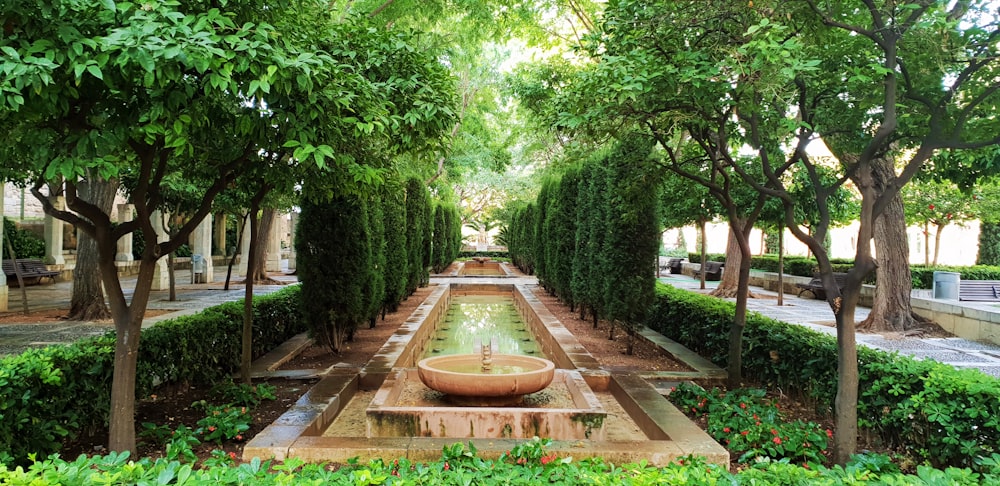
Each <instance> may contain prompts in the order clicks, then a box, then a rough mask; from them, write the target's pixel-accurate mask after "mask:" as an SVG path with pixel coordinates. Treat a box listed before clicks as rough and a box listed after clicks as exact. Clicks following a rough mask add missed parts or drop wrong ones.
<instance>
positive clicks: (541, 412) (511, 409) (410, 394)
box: [365, 356, 607, 440]
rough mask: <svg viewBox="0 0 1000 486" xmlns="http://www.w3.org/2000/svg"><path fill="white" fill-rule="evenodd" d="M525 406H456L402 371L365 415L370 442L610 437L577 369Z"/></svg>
mask: <svg viewBox="0 0 1000 486" xmlns="http://www.w3.org/2000/svg"><path fill="white" fill-rule="evenodd" d="M476 357H477V358H478V356H476ZM480 365H481V364H480ZM539 395H552V396H553V400H552V402H550V403H548V404H544V403H543V404H536V403H535V402H536V400H535V398H536V397H537V396H539ZM556 396H558V397H559V398H558V399H557V398H555V397H556ZM414 397H418V398H414ZM525 402H528V403H526V404H522V405H520V406H455V405H454V403H453V402H452V400H451V397H448V398H447V399H443V397H441V395H440V394H439V393H434V392H433V391H431V390H430V389H428V388H427V387H426V386H425V385H424V384H423V383H421V380H420V378H419V377H418V376H417V370H415V369H413V368H407V369H402V368H397V369H396V370H394V373H392V374H391V375H390V376H389V377H388V378H386V380H385V382H383V383H382V387H381V388H379V390H378V392H377V393H376V394H375V398H374V399H373V400H372V402H371V404H370V405H369V406H368V408H367V409H366V410H365V419H366V426H367V434H368V437H448V438H473V437H479V438H515V439H529V438H531V437H535V436H538V437H547V438H551V439H555V440H584V439H590V440H604V438H605V430H604V420H605V418H606V417H607V412H606V411H605V409H604V407H603V406H602V405H601V402H600V400H599V399H598V398H597V396H596V395H594V392H593V391H592V390H591V389H590V387H588V386H587V383H586V381H584V379H583V377H582V376H581V375H580V373H579V372H577V371H575V370H555V376H554V378H553V379H552V382H551V386H549V387H547V388H546V389H545V390H544V391H542V392H541V393H536V394H531V395H528V396H527V397H526V400H525Z"/></svg>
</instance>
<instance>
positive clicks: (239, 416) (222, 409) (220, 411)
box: [198, 405, 253, 444]
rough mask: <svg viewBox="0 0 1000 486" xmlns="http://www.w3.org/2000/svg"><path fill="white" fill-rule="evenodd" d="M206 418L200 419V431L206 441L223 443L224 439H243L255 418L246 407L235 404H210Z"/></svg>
mask: <svg viewBox="0 0 1000 486" xmlns="http://www.w3.org/2000/svg"><path fill="white" fill-rule="evenodd" d="M206 412H207V415H206V416H205V418H203V419H201V420H199V421H198V431H199V432H200V433H201V435H202V437H203V438H204V440H205V441H206V442H209V441H215V442H216V443H219V444H221V443H222V441H224V440H237V441H242V440H243V433H244V432H246V431H247V429H249V428H250V424H251V423H252V422H253V418H252V417H251V416H250V413H249V412H248V410H247V408H246V407H237V406H233V405H223V406H208V407H207V410H206Z"/></svg>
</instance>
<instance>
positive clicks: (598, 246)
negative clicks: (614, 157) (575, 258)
mask: <svg viewBox="0 0 1000 486" xmlns="http://www.w3.org/2000/svg"><path fill="white" fill-rule="evenodd" d="M606 163H608V160H607V157H604V158H602V159H601V160H599V161H595V162H592V163H591V164H590V165H591V171H592V172H591V176H590V180H589V181H588V187H587V191H588V192H589V195H588V197H589V198H590V201H589V202H590V205H589V209H590V213H589V214H587V215H586V216H585V217H586V218H587V230H588V231H587V250H586V256H587V259H586V263H585V265H586V267H587V268H586V275H587V277H586V278H587V284H586V286H587V291H586V292H587V298H588V299H589V303H590V311H591V318H592V319H593V321H594V327H595V328H596V327H597V324H598V319H600V318H602V317H604V316H605V312H604V292H605V286H606V285H607V284H608V279H607V273H606V272H605V267H606V260H605V258H604V253H603V250H604V240H605V238H606V236H607V223H608V221H607V218H608V200H607V199H608V198H607V186H608V176H607V170H606V169H605V164H606Z"/></svg>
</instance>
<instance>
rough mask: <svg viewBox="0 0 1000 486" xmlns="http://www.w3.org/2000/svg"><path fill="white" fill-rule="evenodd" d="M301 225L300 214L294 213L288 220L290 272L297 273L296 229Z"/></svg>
mask: <svg viewBox="0 0 1000 486" xmlns="http://www.w3.org/2000/svg"><path fill="white" fill-rule="evenodd" d="M298 224H299V213H296V212H295V211H292V212H291V213H290V214H289V220H288V235H289V237H288V239H289V240H291V241H289V243H288V270H289V271H293V272H294V271H295V227H296V226H297V225H298Z"/></svg>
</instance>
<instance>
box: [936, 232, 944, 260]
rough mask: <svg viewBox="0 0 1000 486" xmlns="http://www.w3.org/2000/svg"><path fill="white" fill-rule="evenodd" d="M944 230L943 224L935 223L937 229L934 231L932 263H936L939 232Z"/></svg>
mask: <svg viewBox="0 0 1000 486" xmlns="http://www.w3.org/2000/svg"><path fill="white" fill-rule="evenodd" d="M943 231H944V225H943V224H939V225H937V231H935V232H934V265H935V266H937V264H938V248H941V233H942V232H943Z"/></svg>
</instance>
